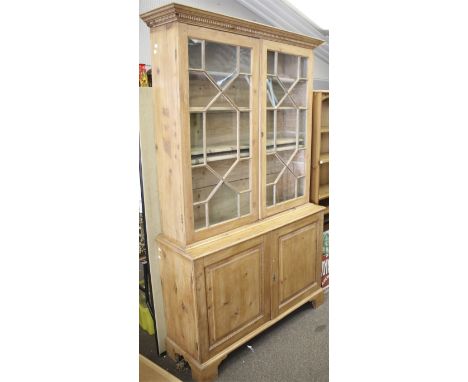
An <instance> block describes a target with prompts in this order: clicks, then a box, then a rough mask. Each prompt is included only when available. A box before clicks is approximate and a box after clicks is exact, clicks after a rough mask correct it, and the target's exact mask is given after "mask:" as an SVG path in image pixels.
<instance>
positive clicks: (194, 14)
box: [140, 3, 324, 49]
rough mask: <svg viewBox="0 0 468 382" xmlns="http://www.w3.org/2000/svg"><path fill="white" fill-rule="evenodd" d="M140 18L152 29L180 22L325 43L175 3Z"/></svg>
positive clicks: (288, 41)
mask: <svg viewBox="0 0 468 382" xmlns="http://www.w3.org/2000/svg"><path fill="white" fill-rule="evenodd" d="M140 17H141V19H142V20H143V21H144V22H145V23H146V24H147V25H148V27H150V28H155V27H158V26H160V25H164V24H168V23H171V22H180V23H184V24H191V25H198V26H201V27H205V28H210V29H217V30H222V31H227V32H231V33H237V34H242V35H246V36H250V37H253V38H263V39H266V40H273V41H279V42H283V43H286V44H291V45H296V46H300V47H303V48H309V49H314V48H315V47H317V46H319V45H320V44H322V43H323V42H324V41H323V40H320V39H317V38H313V37H310V36H305V35H302V34H298V33H294V32H289V31H285V30H283V29H279V28H275V27H272V26H269V25H265V24H261V23H257V22H254V21H247V20H243V19H239V18H236V17H231V16H225V15H222V14H220V13H214V12H209V11H205V10H203V9H199V8H194V7H189V6H187V5H181V4H177V3H171V4H167V5H165V6H163V7H159V8H156V9H153V10H152V11H149V12H146V13H143V14H141V15H140Z"/></svg>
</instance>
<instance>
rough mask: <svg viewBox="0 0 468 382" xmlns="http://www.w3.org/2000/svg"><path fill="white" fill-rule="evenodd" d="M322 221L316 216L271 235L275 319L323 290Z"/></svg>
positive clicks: (273, 313)
mask: <svg viewBox="0 0 468 382" xmlns="http://www.w3.org/2000/svg"><path fill="white" fill-rule="evenodd" d="M321 219H323V217H321V218H319V217H317V216H312V217H310V218H306V219H303V220H300V221H299V222H296V223H293V224H290V225H288V226H286V227H284V228H281V229H279V230H277V231H274V232H272V234H271V235H272V238H271V245H270V248H271V253H272V257H273V259H272V272H273V278H272V280H273V285H272V315H273V317H274V316H276V315H278V314H281V313H283V312H284V311H285V310H287V309H289V308H290V307H292V306H293V305H295V304H297V303H298V302H300V301H301V300H303V299H304V298H306V297H307V296H308V295H310V294H311V293H313V292H314V291H316V290H317V289H318V288H319V287H320V271H321V243H322V239H321V235H322V226H321V224H320V221H321Z"/></svg>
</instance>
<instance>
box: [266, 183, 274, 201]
mask: <svg viewBox="0 0 468 382" xmlns="http://www.w3.org/2000/svg"><path fill="white" fill-rule="evenodd" d="M274 187H275V185H274V184H272V185H270V186H267V188H266V189H267V192H266V204H267V206H272V205H273V189H274Z"/></svg>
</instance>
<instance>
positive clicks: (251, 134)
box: [180, 25, 259, 242]
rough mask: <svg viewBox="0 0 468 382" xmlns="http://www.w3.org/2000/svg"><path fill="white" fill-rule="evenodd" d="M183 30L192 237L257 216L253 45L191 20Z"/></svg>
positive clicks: (256, 50)
mask: <svg viewBox="0 0 468 382" xmlns="http://www.w3.org/2000/svg"><path fill="white" fill-rule="evenodd" d="M182 30H183V31H184V33H182V37H181V39H180V45H181V52H182V53H181V54H183V55H184V56H185V57H186V60H185V65H184V68H183V70H182V72H184V73H186V76H187V77H186V79H187V84H186V85H187V86H186V87H185V91H184V93H183V94H182V95H183V96H185V97H186V105H187V110H186V112H187V116H188V118H187V121H186V124H187V128H186V129H185V130H184V131H185V134H186V135H185V137H186V141H187V142H189V144H188V145H187V146H188V147H187V150H185V158H183V163H184V168H185V169H186V170H187V175H188V176H187V178H188V179H186V187H185V190H186V191H185V192H186V195H187V204H186V212H187V216H188V217H189V219H188V220H189V221H188V222H187V223H188V225H186V226H187V233H188V236H189V242H193V241H198V240H201V239H205V238H207V237H211V236H213V235H216V234H219V233H221V232H225V231H228V230H230V229H233V228H236V227H239V226H241V225H244V224H248V223H250V222H253V221H255V220H257V219H258V215H259V213H258V210H259V206H258V193H259V191H258V160H259V159H258V158H259V154H258V90H257V88H258V54H259V43H258V40H256V39H251V38H248V37H245V36H239V35H235V34H231V33H225V32H220V31H213V30H207V29H203V28H198V27H195V26H189V25H187V26H183V27H182ZM182 61H183V60H182Z"/></svg>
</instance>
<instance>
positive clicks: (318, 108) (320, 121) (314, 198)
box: [310, 90, 330, 228]
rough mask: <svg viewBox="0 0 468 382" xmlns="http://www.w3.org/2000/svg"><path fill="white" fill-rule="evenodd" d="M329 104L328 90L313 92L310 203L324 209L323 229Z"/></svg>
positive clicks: (327, 205) (326, 216) (327, 177)
mask: <svg viewBox="0 0 468 382" xmlns="http://www.w3.org/2000/svg"><path fill="white" fill-rule="evenodd" d="M329 103H330V94H329V91H328V90H318V91H315V92H314V100H313V107H312V109H313V124H312V125H313V126H312V177H311V188H310V189H311V192H310V201H311V202H312V203H315V204H319V205H321V206H324V207H326V210H325V227H326V228H328V222H329V211H330V203H329V185H328V184H329V180H328V179H329V162H330V161H329V156H330V150H329V131H330V128H329V122H328V115H329Z"/></svg>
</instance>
